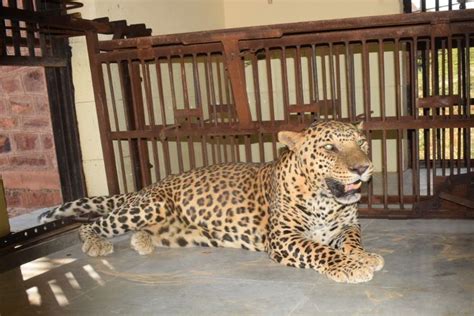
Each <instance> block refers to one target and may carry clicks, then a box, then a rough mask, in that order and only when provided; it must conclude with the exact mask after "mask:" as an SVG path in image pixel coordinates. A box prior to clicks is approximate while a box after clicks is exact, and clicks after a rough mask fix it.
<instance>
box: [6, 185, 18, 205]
mask: <svg viewBox="0 0 474 316" xmlns="http://www.w3.org/2000/svg"><path fill="white" fill-rule="evenodd" d="M21 196H22V191H21V190H10V189H8V188H5V198H6V200H7V206H8V207H11V206H20V205H21V204H22V203H21V200H22V199H21Z"/></svg>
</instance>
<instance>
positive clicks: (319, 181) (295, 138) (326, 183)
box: [278, 121, 374, 204]
mask: <svg viewBox="0 0 474 316" xmlns="http://www.w3.org/2000/svg"><path fill="white" fill-rule="evenodd" d="M362 128H363V125H362V123H359V124H356V125H354V124H350V123H343V122H337V121H321V122H315V123H313V124H312V125H311V126H310V127H309V128H308V129H306V130H304V131H302V132H299V133H298V132H289V131H284V132H280V133H279V134H278V139H279V141H280V142H281V143H283V144H284V145H286V146H288V148H289V149H290V150H291V151H292V152H294V154H295V156H296V159H297V164H298V168H299V169H300V172H301V173H302V175H303V176H304V177H305V180H306V183H307V184H308V185H309V187H310V189H311V190H312V191H314V192H316V191H320V192H322V193H323V194H325V195H327V196H330V197H333V198H334V199H335V200H336V201H338V202H339V203H342V204H352V203H355V202H358V201H359V200H360V198H361V193H360V188H361V185H362V183H363V182H367V181H369V179H370V177H371V175H372V172H373V169H374V168H373V164H372V162H371V161H370V159H369V157H368V150H369V144H368V142H367V140H366V138H365V136H364V134H363V132H362Z"/></svg>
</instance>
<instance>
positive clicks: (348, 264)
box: [325, 258, 374, 283]
mask: <svg viewBox="0 0 474 316" xmlns="http://www.w3.org/2000/svg"><path fill="white" fill-rule="evenodd" d="M325 274H326V275H327V277H328V278H330V279H331V280H334V281H336V282H342V283H361V282H367V281H370V280H372V278H373V276H374V270H373V268H372V267H370V266H368V265H366V264H363V263H361V262H359V261H357V260H353V259H351V258H345V259H343V260H342V261H340V262H337V263H334V264H333V265H332V266H330V268H329V269H328V270H327V271H326V273H325Z"/></svg>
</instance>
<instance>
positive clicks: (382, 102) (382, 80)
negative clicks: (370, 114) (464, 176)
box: [377, 39, 400, 210]
mask: <svg viewBox="0 0 474 316" xmlns="http://www.w3.org/2000/svg"><path fill="white" fill-rule="evenodd" d="M383 45H384V43H383V40H381V39H379V40H378V43H377V46H378V62H379V66H378V70H379V76H378V77H379V89H378V90H379V98H380V99H379V102H380V116H381V119H382V121H383V122H384V121H385V58H384V49H383ZM395 58H396V57H395ZM398 172H400V170H398ZM387 180H388V174H387V131H386V130H385V129H384V130H382V189H383V205H384V209H386V210H387V209H388V184H387Z"/></svg>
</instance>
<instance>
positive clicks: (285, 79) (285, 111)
mask: <svg viewBox="0 0 474 316" xmlns="http://www.w3.org/2000/svg"><path fill="white" fill-rule="evenodd" d="M280 62H281V76H282V85H283V114H284V120H285V121H286V122H287V123H288V122H289V120H290V113H289V103H290V95H289V91H288V68H287V66H286V47H284V46H282V47H281V60H280Z"/></svg>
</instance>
